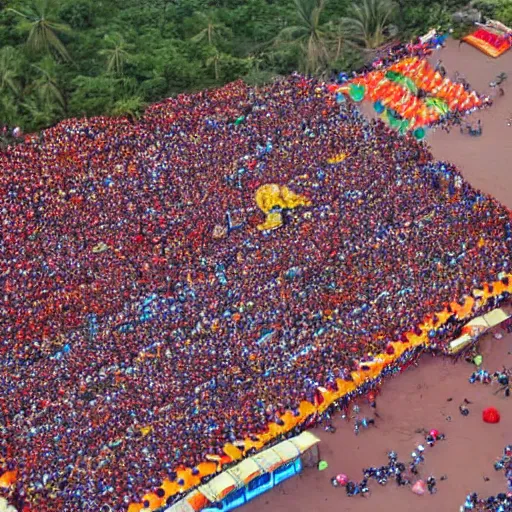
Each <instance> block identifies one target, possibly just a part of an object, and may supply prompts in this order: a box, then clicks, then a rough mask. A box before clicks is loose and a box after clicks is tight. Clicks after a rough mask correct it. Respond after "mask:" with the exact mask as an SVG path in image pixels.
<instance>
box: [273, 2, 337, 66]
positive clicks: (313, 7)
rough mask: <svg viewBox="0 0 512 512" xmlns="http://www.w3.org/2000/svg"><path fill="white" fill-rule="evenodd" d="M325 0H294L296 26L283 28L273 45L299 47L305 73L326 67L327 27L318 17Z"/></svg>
mask: <svg viewBox="0 0 512 512" xmlns="http://www.w3.org/2000/svg"><path fill="white" fill-rule="evenodd" d="M326 1H327V0H294V3H295V7H296V9H297V24H296V25H293V26H291V27H285V28H283V29H282V30H281V32H280V33H279V34H278V36H277V38H276V39H275V43H276V44H278V45H280V44H283V43H284V44H286V43H289V44H292V45H299V47H300V48H301V50H302V51H303V55H304V59H303V68H304V71H305V72H306V73H317V72H318V71H320V70H323V69H325V68H326V67H327V64H328V62H329V52H328V49H327V32H328V26H327V25H322V24H321V21H320V17H321V15H322V12H323V10H324V8H325V4H326Z"/></svg>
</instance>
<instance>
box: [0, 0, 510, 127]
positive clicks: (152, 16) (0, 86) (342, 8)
mask: <svg viewBox="0 0 512 512" xmlns="http://www.w3.org/2000/svg"><path fill="white" fill-rule="evenodd" d="M466 3H467V2H466V1H465V0H422V1H421V2H418V1H416V0H215V1H214V0H0V127H1V126H2V125H5V124H7V125H9V126H20V127H22V128H23V130H24V131H25V132H27V131H34V130H38V129H40V128H42V127H45V126H50V125H52V124H54V123H56V122H57V121H59V120H60V119H62V118H65V117H71V116H73V117H75V116H76V117H82V116H94V115H103V114H108V115H128V116H137V115H139V114H140V113H141V112H142V111H143V109H144V107H145V105H147V104H149V103H151V102H155V101H158V100H161V99H163V98H166V97H169V96H172V95H175V94H178V93H181V92H184V91H195V90H199V89H203V88H206V87H213V86H217V85H221V84H224V83H226V82H229V81H232V80H236V79H238V78H242V79H244V80H246V81H247V82H248V83H251V84H256V85H257V84H260V83H264V82H266V81H268V80H271V79H272V78H273V77H275V76H278V75H285V74H288V73H290V72H292V71H294V70H300V71H301V72H303V73H307V74H317V75H322V76H328V75H330V74H332V73H334V72H338V71H342V70H350V69H353V68H354V67H357V66H359V65H361V64H362V63H363V62H364V61H365V60H366V59H368V58H370V57H371V55H372V52H373V51H374V49H376V48H378V47H379V46H381V45H383V44H384V43H386V42H388V41H389V40H392V39H396V38H401V39H405V40H407V39H409V38H411V37H412V36H413V35H419V34H421V33H425V32H426V31H428V30H429V29H430V28H431V27H432V26H448V24H449V23H450V14H451V13H452V12H453V11H454V10H456V9H458V8H460V7H461V6H464V5H465V4H466ZM479 3H480V4H483V7H482V8H483V9H486V12H488V13H489V14H492V13H496V12H500V13H501V15H502V16H503V17H504V19H502V21H504V22H506V21H507V16H508V17H509V18H512V9H511V8H510V5H509V4H510V2H509V0H481V1H480V2H479Z"/></svg>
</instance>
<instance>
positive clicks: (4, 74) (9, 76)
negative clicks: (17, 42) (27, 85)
mask: <svg viewBox="0 0 512 512" xmlns="http://www.w3.org/2000/svg"><path fill="white" fill-rule="evenodd" d="M19 62H20V61H19V58H18V56H17V52H16V50H15V49H14V48H13V47H12V46H4V47H3V48H2V49H1V50H0V92H2V91H4V90H6V89H7V90H10V91H11V92H12V93H13V94H14V95H15V96H16V97H18V96H19V95H20V92H21V86H20V83H19V82H18V78H19V75H20V66H19Z"/></svg>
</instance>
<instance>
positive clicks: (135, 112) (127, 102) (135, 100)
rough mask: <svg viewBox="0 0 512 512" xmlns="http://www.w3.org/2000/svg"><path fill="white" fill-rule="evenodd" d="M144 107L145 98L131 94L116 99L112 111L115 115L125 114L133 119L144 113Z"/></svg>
mask: <svg viewBox="0 0 512 512" xmlns="http://www.w3.org/2000/svg"><path fill="white" fill-rule="evenodd" d="M144 107H145V103H144V100H143V99H142V98H141V97H140V96H131V97H129V98H122V99H120V100H118V101H116V102H115V103H114V107H113V108H112V110H111V111H110V113H111V114H112V115H114V116H125V117H128V118H129V119H132V120H133V119H137V118H138V117H139V116H140V115H141V114H142V112H143V111H144Z"/></svg>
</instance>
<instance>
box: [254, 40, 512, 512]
mask: <svg viewBox="0 0 512 512" xmlns="http://www.w3.org/2000/svg"><path fill="white" fill-rule="evenodd" d="M438 58H441V59H442V61H443V63H444V65H445V67H446V69H447V71H448V74H449V75H450V76H453V74H454V72H455V71H458V72H459V73H461V74H463V75H464V76H465V77H466V79H467V80H468V81H469V82H470V84H471V85H472V86H473V88H475V89H476V90H477V91H479V92H481V93H489V92H490V89H489V87H488V83H489V82H490V81H491V80H493V79H494V77H495V76H496V75H497V74H498V73H500V72H502V71H505V72H506V73H507V74H508V75H509V76H510V79H509V80H508V82H505V84H504V89H505V96H504V97H502V98H497V99H496V101H495V103H494V105H493V106H492V107H491V108H490V109H487V110H485V111H480V112H476V113H474V114H473V115H472V116H471V117H470V118H469V120H470V121H471V122H474V123H476V120H478V119H481V121H482V124H483V135H482V136H481V137H479V138H478V137H471V136H469V135H461V134H460V131H459V129H458V128H454V129H453V130H452V131H451V132H450V133H449V134H447V133H446V132H444V131H442V130H439V129H438V130H437V131H432V132H430V133H429V135H428V143H429V144H431V146H432V148H433V151H434V154H435V155H436V157H437V158H438V159H440V160H447V161H450V162H453V163H455V164H456V165H457V166H458V167H459V168H460V169H461V170H462V172H463V174H464V175H465V177H466V178H467V179H468V180H469V181H470V182H471V183H472V184H473V185H474V186H475V187H477V188H479V189H481V190H482V191H484V192H487V193H490V194H492V195H494V196H495V197H496V198H498V199H499V200H500V201H501V202H502V203H504V204H506V205H507V206H508V207H509V208H512V127H508V126H507V122H506V121H507V119H508V118H509V117H510V116H511V115H512V51H509V52H508V53H507V54H505V55H504V56H502V57H501V58H499V59H497V60H495V59H491V58H490V57H486V56H485V55H483V54H482V53H480V52H479V51H477V50H476V49H474V48H472V47H469V46H468V45H462V46H461V47H460V48H459V47H458V43H456V42H453V41H449V44H448V45H447V48H446V49H444V50H442V51H441V52H438V53H436V54H435V55H434V56H433V59H435V60H437V59H438ZM497 331H499V332H502V333H503V331H502V330H501V329H497ZM479 350H480V353H481V354H482V355H483V356H484V362H483V365H482V366H483V368H485V369H487V370H488V371H491V372H494V371H496V370H501V369H502V368H503V366H504V365H506V366H507V367H510V366H512V335H508V336H505V337H504V338H503V339H501V340H496V339H494V338H493V337H492V336H491V335H487V336H485V337H484V338H483V339H482V340H481V342H480V348H479ZM474 369H475V367H474V366H473V365H471V364H468V363H466V362H464V361H461V362H459V363H457V364H454V363H453V361H452V360H450V359H445V358H432V357H431V356H424V357H422V359H421V360H420V364H419V366H418V367H417V368H410V369H408V370H407V371H406V372H404V373H403V374H402V375H400V376H398V377H397V378H395V379H391V380H388V381H387V382H386V383H385V384H384V387H383V389H382V393H381V395H380V396H379V397H378V400H377V412H378V414H379V416H380V418H377V420H376V425H375V427H374V428H372V427H370V428H368V429H367V430H362V431H361V432H360V434H359V435H358V436H355V434H354V432H353V424H352V423H347V422H346V420H343V419H341V417H340V418H337V419H336V420H335V422H334V424H335V426H336V427H337V431H336V433H335V434H329V433H326V432H324V431H323V430H320V429H316V430H315V431H314V432H315V433H316V434H317V435H318V436H319V437H320V438H321V439H322V442H321V443H320V453H321V457H322V458H323V459H325V460H326V461H327V462H328V463H329V468H328V469H327V470H325V471H322V472H320V471H317V470H316V469H306V470H305V471H304V472H303V473H302V474H301V475H300V476H299V477H297V478H294V479H291V480H288V481H286V482H284V483H283V484H282V485H281V486H279V487H277V488H276V489H274V490H273V491H271V492H270V493H267V494H265V495H263V496H260V497H259V498H257V499H255V500H254V501H252V502H251V503H249V504H248V505H246V506H245V508H244V511H245V512H289V511H294V512H366V511H375V510H378V511H379V512H391V511H393V512H411V511H413V510H414V511H415V512H432V511H436V512H452V511H453V512H458V510H459V507H460V505H461V504H462V503H464V499H465V496H466V494H468V493H470V492H473V491H475V492H478V493H479V494H481V495H482V496H485V497H487V496H489V495H491V494H496V493H497V492H503V491H505V490H506V482H505V478H504V476H503V472H496V471H495V470H494V468H493V463H494V461H495V459H496V458H497V457H498V456H500V455H501V453H502V450H503V448H504V446H505V445H506V444H509V443H512V397H509V398H506V397H505V396H504V395H503V394H499V395H494V391H495V389H496V388H495V387H494V386H490V385H488V386H486V385H483V384H480V383H476V384H470V383H469V382H468V378H469V376H470V375H471V373H472V372H473V371H474ZM450 399H451V400H450ZM464 399H467V400H469V401H470V402H471V403H470V404H469V405H468V406H467V407H468V408H469V411H470V413H469V415H468V416H462V415H461V414H460V412H459V405H460V404H461V403H462V402H463V401H464ZM489 406H494V407H496V408H497V409H498V410H499V411H500V413H501V422H500V423H499V424H497V425H489V424H486V423H484V422H483V421H482V410H483V409H484V408H486V407H489ZM362 412H363V413H364V412H368V414H371V412H370V411H369V410H368V408H366V409H364V408H363V410H362ZM422 428H425V429H432V428H437V429H438V430H440V431H441V432H443V433H445V434H446V440H445V441H440V442H438V443H437V444H436V445H435V446H434V447H433V448H429V447H427V449H426V454H425V463H424V464H423V466H422V467H421V469H420V476H421V477H422V478H427V477H428V476H430V475H434V476H435V477H436V479H437V481H438V491H437V493H436V494H435V495H429V494H426V495H424V496H416V495H415V494H413V493H412V492H411V490H410V489H409V488H406V487H405V488H404V487H401V488H399V487H398V486H397V485H396V484H395V483H394V482H389V483H388V485H387V486H385V487H381V486H379V485H378V484H377V483H376V482H375V481H371V483H370V489H371V494H370V496H368V497H366V498H362V497H347V496H346V494H345V491H344V490H343V489H342V488H334V487H332V485H331V483H330V479H331V478H332V477H333V476H335V475H336V474H337V473H346V474H348V476H349V477H350V478H351V479H353V480H360V479H361V478H362V474H361V470H362V469H363V468H365V467H369V466H381V465H384V464H386V463H387V457H386V453H387V452H388V451H389V450H395V451H396V452H397V453H398V455H399V459H400V460H403V461H409V459H410V453H411V451H413V450H414V449H415V447H416V446H417V445H418V444H419V443H421V442H423V441H424V438H423V436H422V435H421V434H417V433H416V431H417V430H418V429H422ZM443 475H446V477H447V479H446V480H444V481H440V477H441V476H443ZM486 478H488V479H489V480H488V481H486Z"/></svg>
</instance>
